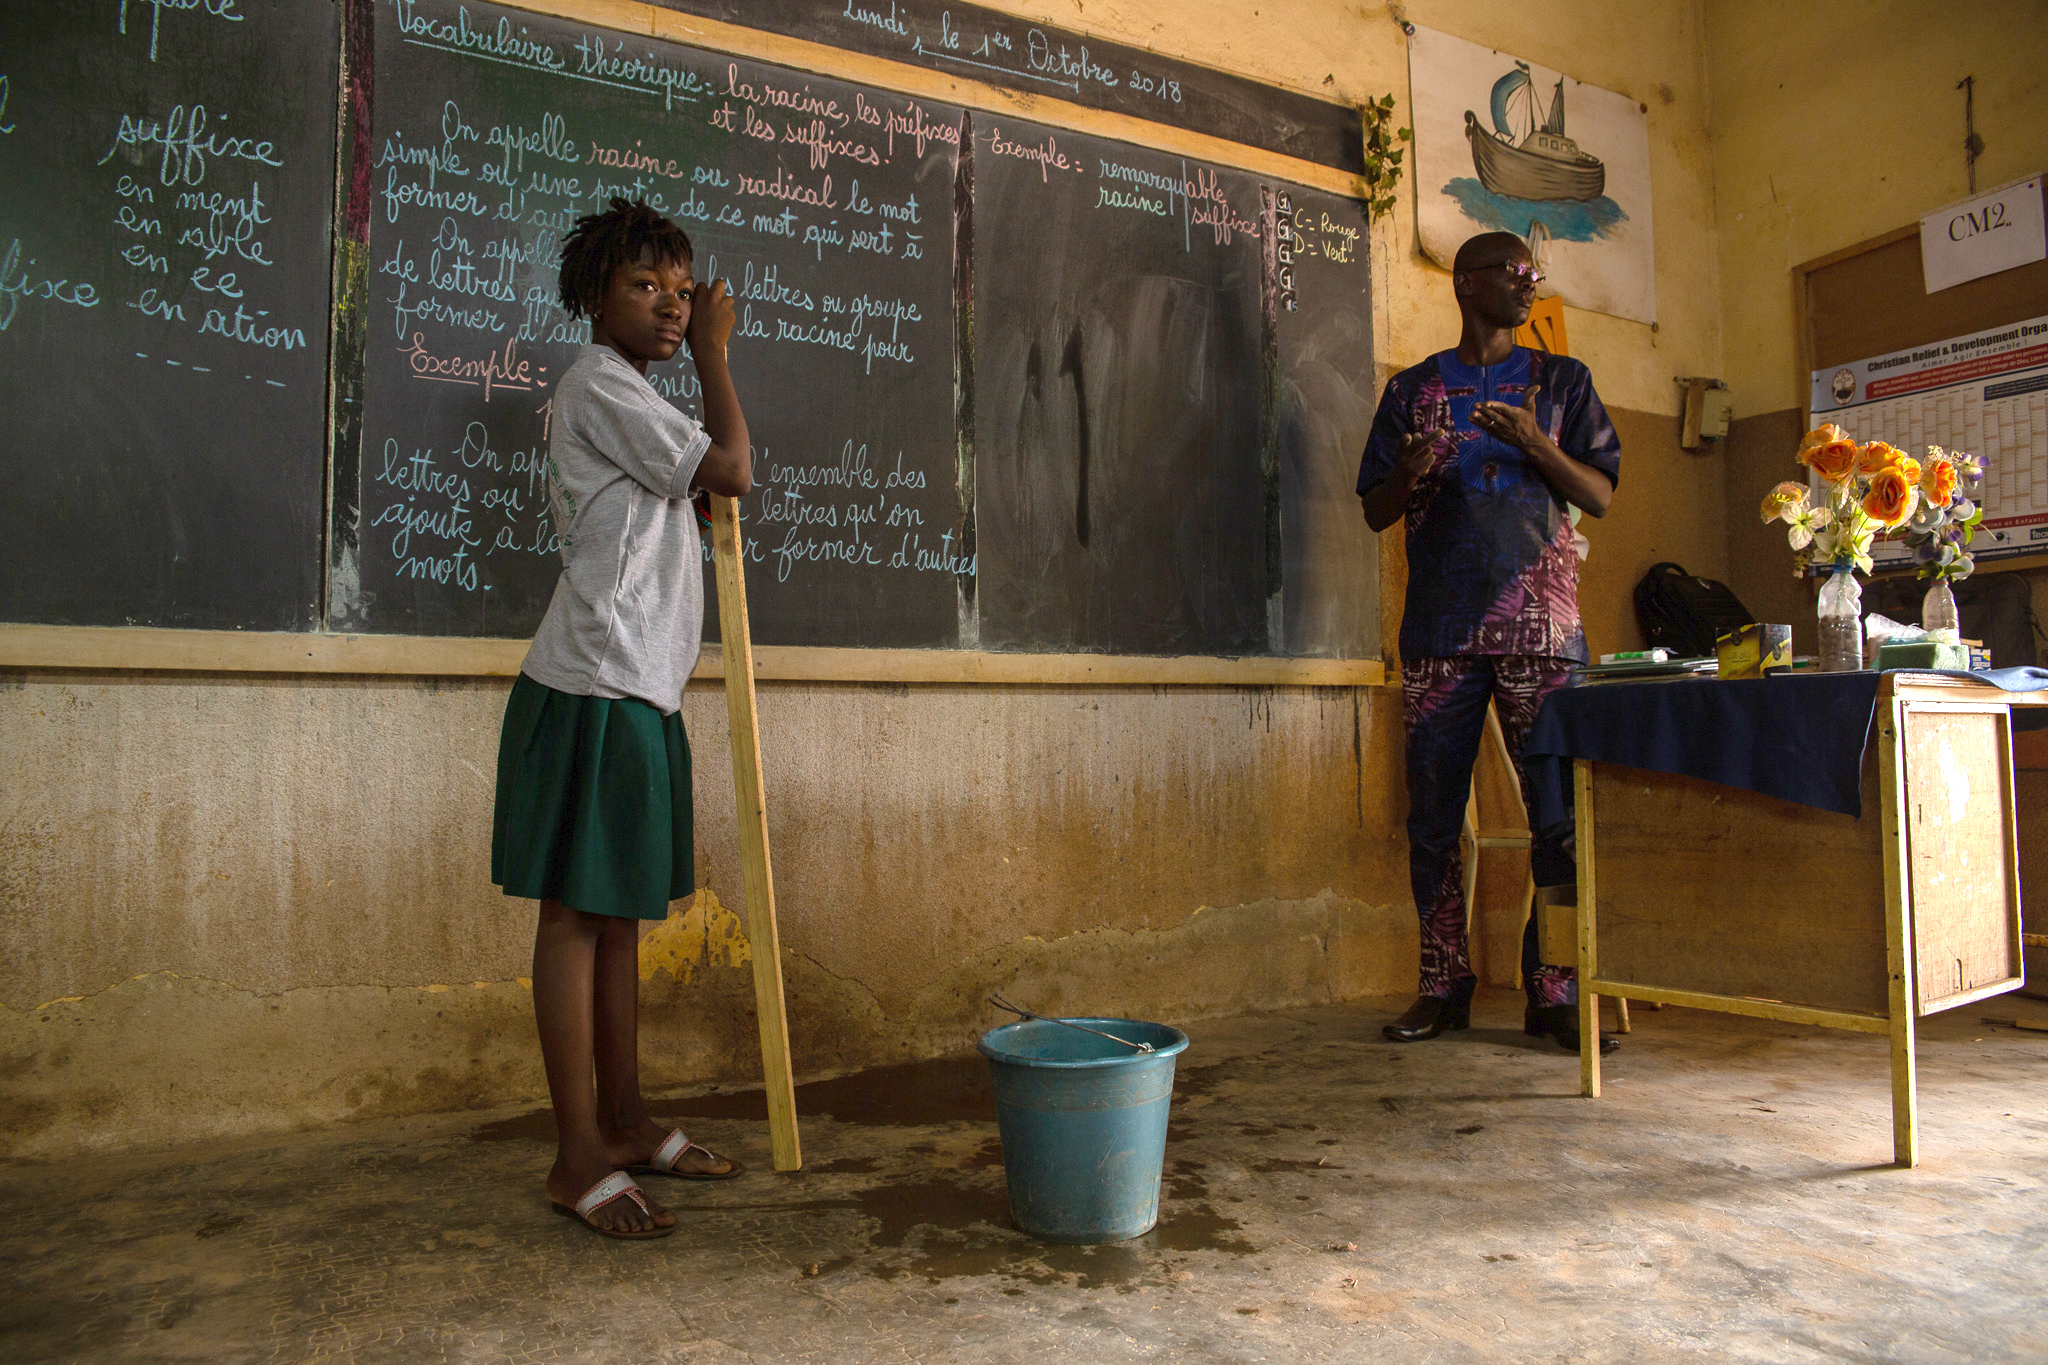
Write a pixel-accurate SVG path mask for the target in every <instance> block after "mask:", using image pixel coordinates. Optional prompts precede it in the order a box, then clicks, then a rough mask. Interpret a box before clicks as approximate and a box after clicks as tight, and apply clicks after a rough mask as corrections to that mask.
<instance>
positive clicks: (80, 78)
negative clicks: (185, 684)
mask: <svg viewBox="0 0 2048 1365" xmlns="http://www.w3.org/2000/svg"><path fill="white" fill-rule="evenodd" d="M337 32H338V20H337V16H336V12H335V9H334V6H333V5H332V4H331V3H328V0H293V2H292V3H290V4H277V5H261V6H249V5H211V4H210V5H196V6H172V5H154V4H140V3H136V4H122V3H118V2H117V0H47V2H46V3H37V4H25V3H22V4H7V5H0V411H4V412H5V414H6V435H5V437H4V440H0V483H4V486H5V487H6V490H7V492H6V496H5V497H0V618H4V619H6V620H10V621H30V622H45V623H55V624H80V625H120V624H140V625H156V626H189V627H208V628H250V629H272V630H277V629H305V628H307V627H308V626H310V625H311V624H312V618H313V613H314V609H315V603H316V601H317V599H318V595H319V543H320V528H321V522H322V517H323V509H322V506H321V489H322V469H323V466H324V462H325V458H326V439H325V415H326V371H327V362H326V352H327V328H328V295H329V289H328V278H329V266H330V255H329V244H328V243H329V236H328V233H329V226H328V225H329V221H330V218H331V214H332V186H333V177H334V118H333V115H334V91H335V79H336V64H337V44H338V38H337Z"/></svg>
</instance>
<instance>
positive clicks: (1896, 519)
mask: <svg viewBox="0 0 2048 1365" xmlns="http://www.w3.org/2000/svg"><path fill="white" fill-rule="evenodd" d="M1798 459H1799V463H1801V464H1803V465H1805V466H1806V467H1807V469H1809V470H1810V471H1812V475H1813V479H1814V481H1815V483H1816V484H1817V485H1818V488H1819V491H1820V500H1819V501H1815V499H1814V490H1813V489H1812V488H1810V487H1809V486H1808V485H1807V484H1801V483H1793V482H1789V481H1788V482H1785V483H1781V484H1779V485H1778V486H1777V487H1776V488H1773V489H1772V490H1771V491H1770V492H1769V493H1768V494H1766V495H1765V496H1764V502H1763V509H1762V510H1763V519H1764V520H1765V521H1767V522H1768V521H1782V522H1784V523H1786V525H1787V527H1788V530H1787V533H1786V539H1787V540H1788V542H1789V543H1790V544H1791V546H1792V550H1793V559H1792V563H1793V572H1794V573H1795V574H1799V575H1804V574H1805V573H1806V572H1807V570H1808V568H1809V567H1810V566H1812V565H1814V564H1822V565H1828V566H1832V567H1833V568H1835V569H1837V570H1841V569H1847V568H1850V567H1854V568H1858V569H1861V570H1863V571H1864V572H1865V573H1869V572H1870V570H1871V567H1872V565H1871V559H1870V543H1871V541H1872V540H1873V539H1875V538H1876V536H1877V534H1878V533H1879V532H1881V531H1883V532H1890V531H1899V530H1904V532H1905V534H1906V539H1907V542H1908V543H1909V544H1911V545H1912V546H1913V547H1914V551H1915V558H1916V560H1917V561H1918V562H1919V564H1920V565H1921V575H1922V576H1923V577H1925V576H1928V575H1929V574H1932V575H1933V576H1935V577H1938V578H1962V577H1964V576H1966V575H1967V574H1968V573H1969V572H1970V570H1971V569H1972V568H1973V567H1974V563H1973V561H1972V560H1971V558H1970V555H1969V552H1968V547H1969V544H1970V541H1971V540H1972V539H1973V538H1974V537H1975V535H1976V532H1977V526H1978V524H1979V523H1980V522H1982V520H1983V519H1984V512H1983V509H1982V508H1981V507H1979V506H1977V504H1976V503H1974V502H1973V501H1971V499H1970V497H1969V495H1970V494H1972V493H1975V492H1976V491H1977V490H1978V489H1979V487H1981V485H1982V483H1983V478H1984V466H1983V462H1982V461H1980V460H1978V458H1977V457H1976V456H1974V455H1968V454H1965V453H1963V452H1962V451H1949V450H1943V449H1942V448H1941V447H1940V446H1928V447H1927V448H1926V453H1925V455H1924V456H1923V457H1922V458H1920V459H1917V460H1916V459H1914V458H1913V457H1912V456H1911V455H1908V454H1907V453H1906V452H1905V451H1903V450H1900V449H1899V448H1898V447H1897V446H1893V445H1889V444H1887V443H1885V442H1883V441H1871V442H1868V443H1867V444H1863V445H1858V444H1857V443H1856V441H1855V439H1854V438H1852V437H1851V436H1850V435H1849V434H1848V433H1847V432H1845V431H1843V430H1842V429H1841V428H1840V427H1838V426H1836V425H1834V424H1833V423H1832V422H1830V423H1826V424H1823V425H1822V426H1819V427H1816V428H1815V429H1814V430H1812V431H1809V432H1807V433H1806V436H1805V438H1804V439H1803V440H1801V441H1800V443H1799V454H1798Z"/></svg>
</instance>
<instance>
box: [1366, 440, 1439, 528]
mask: <svg viewBox="0 0 2048 1365" xmlns="http://www.w3.org/2000/svg"><path fill="white" fill-rule="evenodd" d="M1449 434H1450V433H1449V432H1447V431H1446V430H1444V429H1443V428H1442V427H1435V428H1432V429H1430V430H1428V431H1415V432H1410V433H1409V434H1408V437H1407V439H1405V440H1403V441H1402V442H1401V444H1400V447H1399V448H1398V449H1397V450H1395V452H1394V468H1393V470H1392V471H1391V472H1389V473H1388V475H1387V477H1386V478H1384V479H1381V480H1380V481H1379V482H1378V483H1376V484H1374V485H1373V486H1372V487H1371V488H1370V489H1369V490H1367V492H1366V493H1365V495H1364V496H1363V497H1361V498H1360V499H1359V502H1360V503H1361V504H1362V505H1363V506H1364V508H1365V524H1366V525H1367V526H1370V527H1371V528H1372V529H1373V530H1375V531H1384V530H1386V529H1387V528H1388V527H1389V526H1392V525H1393V524H1394V523H1395V522H1397V521H1399V520H1400V519H1401V514H1402V513H1403V512H1405V511H1407V510H1408V495H1409V494H1410V493H1412V492H1414V491H1415V485H1416V483H1417V482H1418V481H1420V480H1421V478H1422V476H1423V475H1424V474H1427V473H1428V472H1429V467H1430V466H1431V465H1433V464H1435V463H1436V446H1437V442H1439V441H1441V440H1443V439H1444V437H1446V436H1447V435H1449Z"/></svg>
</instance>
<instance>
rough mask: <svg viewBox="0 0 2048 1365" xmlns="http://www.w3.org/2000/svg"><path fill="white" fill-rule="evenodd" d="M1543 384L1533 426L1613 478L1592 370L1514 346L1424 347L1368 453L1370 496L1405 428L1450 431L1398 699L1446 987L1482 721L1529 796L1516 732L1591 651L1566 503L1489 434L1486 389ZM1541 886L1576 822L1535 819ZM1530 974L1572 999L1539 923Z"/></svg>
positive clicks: (1458, 925) (1413, 583)
mask: <svg viewBox="0 0 2048 1365" xmlns="http://www.w3.org/2000/svg"><path fill="white" fill-rule="evenodd" d="M1532 385H1533V386H1534V387H1535V389H1536V410H1535V416H1536V424H1537V425H1538V426H1539V427H1541V428H1542V429H1543V431H1544V433H1545V434H1546V435H1548V436H1549V437H1550V439H1551V440H1552V441H1554V442H1556V444H1557V446H1558V448H1559V449H1561V450H1563V451H1564V452H1565V454H1567V455H1569V456H1571V457H1572V458H1573V459H1575V460H1578V461H1580V462H1581V463H1583V464H1587V465H1591V466H1592V467H1593V468H1595V469H1598V470H1599V471H1601V472H1602V473H1604V474H1606V475H1607V476H1608V477H1609V478H1610V479H1614V480H1617V481H1618V480H1619V478H1620V473H1621V442H1620V441H1619V440H1618V439H1616V437H1615V434H1614V426H1613V424H1612V423H1611V422H1609V421H1608V419H1607V410H1606V409H1605V408H1604V407H1602V406H1601V404H1600V397H1599V395H1598V394H1596V393H1595V392H1594V391H1593V378H1592V375H1591V373H1590V372H1589V371H1588V370H1587V369H1586V367H1585V366H1584V365H1582V364H1580V363H1579V362H1578V361H1576V360H1572V359H1569V358H1567V357H1564V356H1552V355H1545V354H1542V353H1540V352H1536V351H1530V350H1526V349H1524V348H1522V347H1519V346H1517V347H1516V348H1515V349H1514V350H1513V352H1511V353H1510V354H1509V356H1508V358H1507V359H1506V360H1504V361H1502V362H1501V363H1500V364H1498V365H1491V366H1473V365H1465V364H1461V363H1460V362H1459V360H1458V356H1457V352H1456V351H1444V352H1441V353H1439V354H1437V355H1433V356H1431V357H1430V358H1429V359H1427V360H1425V361H1423V362H1422V363H1421V364H1420V365H1416V366H1414V367H1413V368H1411V369H1406V370H1403V371H1401V373H1399V374H1397V375H1395V376H1394V377H1393V379H1392V380H1391V381H1389V382H1388V384H1387V390H1386V393H1385V394H1384V395H1383V396H1382V397H1381V399H1380V405H1379V411H1378V412H1377V414H1376V415H1375V416H1374V418H1373V426H1372V435H1371V436H1370V437H1369V438H1368V439H1367V441H1366V446H1365V457H1364V459H1363V460H1362V461H1361V462H1360V464H1359V470H1358V492H1359V494H1360V495H1361V496H1363V495H1364V494H1365V493H1366V492H1368V491H1370V490H1371V489H1372V488H1373V486H1374V485H1376V484H1378V483H1380V482H1381V481H1382V480H1384V479H1385V478H1387V476H1388V475H1389V474H1391V473H1392V472H1393V468H1394V459H1395V454H1396V452H1397V451H1398V450H1399V449H1400V446H1401V442H1402V441H1403V440H1404V439H1406V437H1407V436H1408V434H1409V433H1410V432H1413V431H1428V430H1433V429H1443V430H1447V431H1449V432H1450V433H1451V436H1450V437H1449V438H1448V439H1446V440H1442V441H1439V442H1438V448H1437V450H1436V453H1435V460H1434V462H1433V463H1432V464H1431V465H1430V467H1429V470H1428V472H1427V473H1425V474H1424V475H1423V476H1422V477H1421V478H1420V479H1418V480H1417V481H1416V483H1415V488H1414V491H1413V492H1412V493H1411V494H1410V496H1409V499H1408V507H1407V514H1406V526H1407V533H1408V599H1407V604H1406V607H1405V610H1404V611H1403V614H1402V618H1401V639H1400V647H1401V703H1402V706H1401V710H1402V717H1403V719H1404V720H1405V721H1406V723H1407V729H1408V744H1407V760H1408V873H1409V880H1410V882H1411V884H1412V886H1413V889H1414V893H1415V907H1416V912H1417V913H1418V914H1419V915H1420V916H1421V919H1422V973H1421V977H1422V981H1421V993H1422V994H1423V995H1433V996H1439V997H1441V996H1447V995H1449V994H1451V993H1452V990H1453V987H1454V986H1455V984H1456V983H1457V982H1458V981H1460V980H1461V979H1463V978H1466V977H1469V976H1471V975H1472V962H1471V956H1470V950H1469V948H1468V944H1467V937H1466V922H1465V921H1466V914H1467V908H1466V905H1465V894H1464V857H1463V854H1462V852H1461V850H1460V849H1459V846H1458V835H1459V832H1460V830H1461V829H1462V828H1463V825H1464V816H1465V802H1466V798H1467V796H1468V795H1469V793H1470V791H1471V786H1472V764H1473V761H1474V760H1475V759H1476V758H1477V757H1478V754H1479V742H1480V738H1481V736H1482V734H1483V733H1484V731H1485V725H1486V704H1487V702H1488V700H1489V699H1491V700H1492V701H1493V702H1494V704H1495V707H1496V709H1497V710H1498V712H1499V714H1500V722H1501V733H1502V734H1503V736H1504V737H1505V738H1506V739H1507V745H1508V752H1509V754H1510V755H1511V756H1512V757H1513V759H1514V763H1515V771H1516V773H1517V775H1518V776H1521V778H1522V796H1523V801H1524V803H1525V804H1526V805H1528V806H1529V808H1530V809H1531V810H1533V809H1534V808H1535V803H1534V802H1533V801H1531V800H1530V799H1529V784H1528V778H1527V776H1526V775H1525V774H1523V773H1522V740H1523V738H1524V736H1526V735H1527V734H1528V731H1529V725H1530V723H1531V722H1532V721H1534V720H1535V718H1536V712H1537V709H1538V708H1539V707H1541V706H1542V704H1543V699H1544V698H1545V697H1547V696H1549V695H1550V694H1551V693H1552V692H1554V691H1556V690H1557V689H1558V688H1560V687H1562V686H1564V685H1566V683H1567V682H1568V681H1569V675H1570V670H1571V667H1572V665H1574V664H1582V663H1585V662H1587V656H1586V636H1585V632H1584V631H1583V630H1582V629H1581V628H1580V625H1579V602H1578V587H1579V561H1578V556H1577V555H1576V554H1575V553H1574V552H1573V550H1572V526H1571V519H1570V517H1569V515H1568V513H1567V512H1566V509H1565V505H1564V503H1563V502H1562V501H1561V500H1560V499H1559V498H1558V496H1557V494H1556V493H1555V492H1553V491H1552V489H1551V487H1550V485H1549V484H1548V483H1547V482H1545V481H1544V479H1543V478H1542V476H1541V475H1540V474H1538V473H1537V472H1536V469H1535V467H1534V465H1533V464H1531V462H1530V461H1529V458H1528V456H1526V455H1524V454H1523V453H1522V452H1521V451H1520V450H1519V449H1517V448H1516V447H1514V446H1511V445H1508V444H1506V443H1504V442H1502V441H1499V440H1496V439H1495V438H1494V437H1492V436H1490V435H1488V434H1487V433H1485V432H1483V431H1481V430H1479V429H1478V428H1477V427H1475V426H1473V424H1472V410H1473V408H1474V407H1476V406H1477V405H1478V404H1480V403H1485V402H1501V403H1508V404H1511V405H1513V406H1516V407H1520V406H1521V405H1522V401H1523V398H1524V395H1525V394H1526V393H1527V391H1528V388H1529V387H1530V386H1532ZM1532 833H1533V838H1532V840H1531V844H1532V847H1531V850H1530V866H1531V870H1532V871H1533V872H1534V874H1535V877H1536V883H1537V885H1539V886H1557V885H1562V884H1564V883H1567V882H1570V881H1571V880H1572V879H1573V876H1574V872H1573V867H1572V853H1571V826H1570V824H1569V823H1565V824H1561V825H1557V826H1553V827H1550V828H1546V829H1540V830H1535V831H1533V832H1532ZM1522 977H1523V981H1524V984H1525V986H1526V988H1527V990H1528V992H1529V999H1530V1002H1531V1003H1532V1004H1536V1005H1558V1004H1568V1003H1570V1002H1571V1001H1572V1000H1573V999H1574V998H1575V996H1576V990H1575V985H1574V982H1573V974H1572V970H1571V969H1570V968H1569V967H1549V966H1543V965H1540V964H1539V963H1538V961H1537V959H1536V932H1535V925H1534V923H1533V922H1532V923H1531V924H1530V926H1529V928H1528V930H1527V931H1526V932H1525V934H1524V935H1523V940H1522Z"/></svg>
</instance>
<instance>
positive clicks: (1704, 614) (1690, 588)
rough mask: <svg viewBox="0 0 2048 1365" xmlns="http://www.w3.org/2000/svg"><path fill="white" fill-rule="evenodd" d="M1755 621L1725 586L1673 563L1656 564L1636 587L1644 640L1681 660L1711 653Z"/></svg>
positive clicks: (1739, 600) (1637, 608) (1638, 611)
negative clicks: (1721, 640)
mask: <svg viewBox="0 0 2048 1365" xmlns="http://www.w3.org/2000/svg"><path fill="white" fill-rule="evenodd" d="M1755 620H1756V617H1754V616H1752V615H1751V614H1750V611H1749V608H1748V607H1745V606H1743V605H1742V601H1741V599H1740V598H1738V597H1736V595H1735V594H1734V593H1733V592H1731V591H1729V588H1728V585H1727V584H1726V583H1718V582H1716V581H1714V580H1713V579H1711V578H1698V577H1695V576H1694V575H1692V574H1689V573H1687V572H1686V571H1685V570H1684V569H1683V568H1681V567H1679V566H1678V565H1676V564H1673V563H1671V562H1670V561H1669V560H1666V561H1665V562H1664V563H1662V564H1652V565H1651V566H1650V571H1649V572H1648V573H1646V574H1644V575H1643V581H1642V582H1640V583H1638V584H1636V623H1637V624H1638V625H1640V626H1641V627H1642V628H1643V640H1644V642H1645V643H1646V644H1647V645H1649V647H1650V648H1652V649H1658V648H1662V649H1668V650H1670V651H1671V652H1672V653H1673V654H1674V655H1676V656H1678V657H1679V658H1700V657H1703V656H1705V655H1709V654H1712V653H1713V652H1714V641H1715V640H1716V639H1718V638H1719V637H1721V636H1722V635H1725V634H1726V633H1728V632H1729V631H1731V630H1734V629H1735V628H1736V627H1737V626H1746V625H1749V624H1750V623H1751V622H1753V621H1755Z"/></svg>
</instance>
